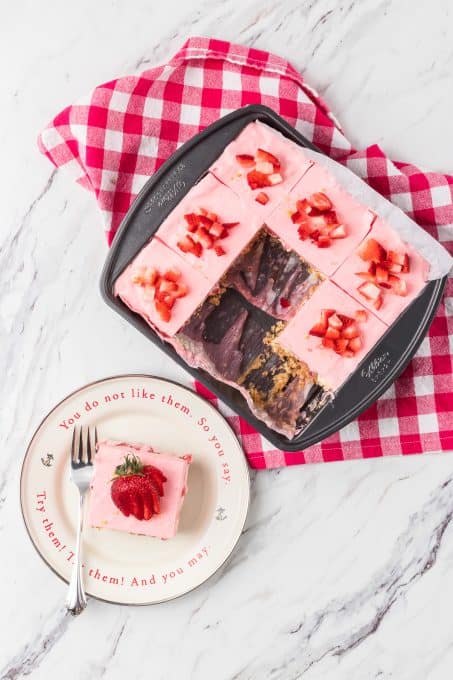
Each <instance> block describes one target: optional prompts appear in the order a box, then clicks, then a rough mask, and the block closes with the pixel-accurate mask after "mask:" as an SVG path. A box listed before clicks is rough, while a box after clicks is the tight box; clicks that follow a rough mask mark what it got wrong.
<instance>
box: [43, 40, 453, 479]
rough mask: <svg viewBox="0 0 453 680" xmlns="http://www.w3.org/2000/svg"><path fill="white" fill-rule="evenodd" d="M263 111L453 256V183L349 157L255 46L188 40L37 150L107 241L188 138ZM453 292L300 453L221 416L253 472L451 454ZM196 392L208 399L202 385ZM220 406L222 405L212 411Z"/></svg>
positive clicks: (59, 120) (301, 89)
mask: <svg viewBox="0 0 453 680" xmlns="http://www.w3.org/2000/svg"><path fill="white" fill-rule="evenodd" d="M256 103H259V104H265V105H267V106H269V107H271V108H272V109H274V110H275V111H276V112H277V113H278V114H280V115H281V116H282V117H283V118H285V119H286V120H287V121H288V122H289V123H290V124H291V125H294V126H295V127H296V128H297V129H298V130H299V131H300V132H301V133H302V134H303V135H305V137H307V138H308V139H310V140H311V141H312V142H313V143H314V144H316V145H317V146H318V147H319V148H320V149H321V150H322V151H323V152H325V153H326V154H328V155H329V156H331V157H332V158H334V159H335V160H337V161H339V162H341V163H343V164H344V165H346V166H347V167H348V168H350V169H351V170H352V171H354V172H355V173H356V174H357V175H359V176H360V177H361V178H362V179H364V180H365V181H366V182H368V183H369V184H370V186H372V187H373V188H374V189H376V190H377V191H378V192H379V193H381V194H382V195H383V196H385V197H386V198H388V199H389V200H391V201H392V202H394V203H395V204H396V205H398V206H399V207H400V208H401V209H402V210H404V211H405V212H406V213H407V214H408V215H410V216H411V217H412V218H413V219H414V220H416V221H417V222H418V224H420V225H421V226H422V227H423V228H424V229H426V230H427V231H428V232H429V233H430V234H431V235H432V236H434V238H437V239H438V240H439V241H440V242H441V243H442V245H444V246H445V247H446V248H447V249H448V250H449V251H450V252H451V253H452V252H453V228H452V223H453V177H452V176H449V175H443V174H439V173H433V172H426V171H422V170H420V169H418V168H416V167H414V166H413V165H410V164H408V163H402V162H396V161H391V160H390V159H389V158H387V156H386V155H385V154H384V152H383V151H382V150H381V149H380V147H379V146H377V145H372V146H370V147H368V148H366V149H364V150H361V151H358V150H356V149H354V148H353V147H352V146H351V144H350V143H349V141H348V140H347V138H346V137H345V135H344V133H343V131H342V130H341V128H340V126H339V124H338V123H337V121H335V119H334V118H333V116H332V115H331V113H330V111H329V109H328V107H327V105H326V104H325V103H324V102H323V101H322V100H321V99H320V98H319V96H318V95H317V94H316V92H315V91H314V90H313V89H312V88H311V87H309V85H307V83H305V81H304V80H303V79H302V77H301V75H300V74H299V73H298V72H297V71H296V70H295V69H294V68H293V67H292V66H291V64H289V63H288V62H287V61H285V60H283V59H281V58H280V57H277V56H275V55H272V54H269V53H267V52H263V51H261V50H256V49H251V48H247V47H242V46H239V45H234V44H231V43H228V42H224V41H220V40H213V39H209V38H191V39H190V40H188V41H187V43H186V44H185V45H184V46H183V48H182V49H181V50H180V52H178V54H176V55H175V56H174V57H173V59H171V61H170V62H169V63H168V64H165V65H162V66H158V67H156V68H153V69H150V70H146V71H143V72H142V73H140V74H139V75H133V76H125V77H122V78H117V79H115V80H112V81H111V82H108V83H104V84H103V85H100V86H99V87H97V88H96V89H95V90H94V91H93V92H91V93H90V94H89V95H88V96H87V97H85V98H83V99H81V100H79V101H78V102H76V103H75V104H73V105H71V106H69V107H67V108H66V109H64V110H63V111H62V112H61V113H59V114H58V115H57V116H56V117H55V118H54V120H53V121H52V122H51V123H50V124H49V126H48V127H47V128H46V129H45V130H44V131H43V132H42V133H41V135H40V137H39V147H40V149H41V151H42V152H43V153H44V154H45V155H46V156H47V157H48V158H49V159H50V160H51V161H52V163H54V165H55V166H57V167H65V168H66V169H67V170H69V171H70V172H71V173H72V174H73V176H74V178H75V179H76V180H77V181H78V182H79V183H80V184H81V185H82V186H84V187H85V188H87V189H89V190H91V191H92V192H94V194H95V196H96V199H97V202H98V205H99V208H100V209H101V211H102V215H103V218H104V224H105V230H106V234H107V239H108V242H109V243H111V241H112V239H113V236H114V234H115V232H116V230H117V229H118V226H119V225H120V223H121V221H122V219H123V217H124V216H125V214H126V212H127V210H128V209H129V207H130V205H131V203H132V201H133V200H134V198H135V196H136V195H137V193H138V192H139V191H140V189H141V188H142V186H143V185H144V184H145V182H146V181H147V179H148V178H149V176H150V175H152V174H153V173H154V172H155V171H156V170H157V169H158V168H159V166H160V165H161V164H162V163H163V162H164V161H165V160H166V159H167V158H168V157H169V156H170V155H171V154H172V153H173V152H174V151H175V150H176V149H177V148H178V147H179V146H180V145H181V144H182V143H183V142H185V141H186V140H188V139H189V138H190V137H192V136H193V135H194V134H196V133H197V132H199V131H200V130H202V129H203V128H205V127H206V126H207V125H209V124H210V123H213V122H214V121H216V120H218V118H219V117H221V116H223V115H225V114H227V113H229V112H231V111H233V110H235V109H237V108H239V107H241V106H245V105H247V104H256ZM452 348H453V284H452V280H451V278H450V279H449V281H448V284H447V290H446V294H445V297H444V301H443V303H442V304H441V306H440V308H439V311H438V313H437V315H436V318H435V320H434V322H433V324H432V326H431V328H430V331H429V334H428V336H427V337H426V338H425V340H424V341H423V343H422V345H421V347H420V349H419V351H418V352H417V355H416V356H415V357H414V359H413V360H412V362H411V363H410V365H409V366H408V367H407V369H406V370H405V371H404V373H403V374H402V375H401V376H400V377H399V378H398V380H397V381H396V382H395V383H394V385H393V386H392V387H391V388H390V389H389V390H388V391H387V392H386V393H385V394H384V395H383V396H382V397H381V398H380V399H379V400H378V401H377V402H376V403H375V404H374V405H373V406H372V407H371V408H369V409H368V410H367V411H366V412H364V413H362V415H361V416H359V418H358V419H357V420H355V421H354V422H353V423H351V424H350V425H348V426H347V427H345V428H343V429H342V430H340V431H339V432H338V433H336V434H335V435H332V436H331V437H329V438H328V439H326V440H324V441H323V442H321V443H320V444H318V445H316V446H312V447H310V448H309V449H306V450H305V451H304V452H297V453H291V452H284V451H278V450H276V449H275V448H273V447H272V445H270V444H269V443H268V442H266V441H265V440H264V439H263V438H262V437H261V436H260V435H259V434H258V433H257V432H256V431H255V430H254V429H253V428H252V427H251V426H250V425H248V424H247V423H246V422H245V421H243V420H242V419H241V418H239V417H238V416H236V415H234V414H232V413H231V412H229V413H227V417H228V418H229V419H230V421H231V423H232V425H233V427H234V429H235V430H236V432H237V433H238V435H239V437H240V439H241V442H242V445H243V447H244V450H245V452H246V455H247V456H248V459H249V461H250V464H251V465H252V467H255V468H266V467H277V466H283V465H294V464H300V463H309V462H322V461H332V460H344V459H351V458H368V457H374V456H384V455H393V454H410V453H423V452H428V451H441V450H452V449H453V413H452V412H453V389H452V388H453V383H452V363H453V362H452ZM196 388H197V390H198V391H199V392H201V393H202V394H204V395H205V396H207V397H208V398H210V399H211V400H212V401H214V402H216V400H215V398H214V397H213V395H210V394H208V393H206V390H205V388H203V387H202V386H200V385H199V384H197V385H196ZM220 408H221V409H222V410H224V407H223V406H222V405H220Z"/></svg>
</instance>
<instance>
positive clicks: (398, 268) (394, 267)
mask: <svg viewBox="0 0 453 680" xmlns="http://www.w3.org/2000/svg"><path fill="white" fill-rule="evenodd" d="M388 270H389V272H391V273H392V274H401V272H402V271H403V267H402V265H400V264H396V263H395V262H391V263H390V266H389V267H388Z"/></svg>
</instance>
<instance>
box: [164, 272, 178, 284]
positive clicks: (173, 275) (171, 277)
mask: <svg viewBox="0 0 453 680" xmlns="http://www.w3.org/2000/svg"><path fill="white" fill-rule="evenodd" d="M180 278H181V272H180V271H179V269H175V268H173V269H167V271H166V272H165V273H164V279H167V281H174V282H175V283H176V281H179V279H180Z"/></svg>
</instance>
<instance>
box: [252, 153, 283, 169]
mask: <svg viewBox="0 0 453 680" xmlns="http://www.w3.org/2000/svg"><path fill="white" fill-rule="evenodd" d="M255 160H256V162H257V163H263V162H264V163H271V164H272V165H273V166H274V168H275V170H279V168H280V161H279V160H278V158H277V156H274V155H273V154H272V153H270V152H269V151H266V150H265V149H258V150H257V152H256V156H255Z"/></svg>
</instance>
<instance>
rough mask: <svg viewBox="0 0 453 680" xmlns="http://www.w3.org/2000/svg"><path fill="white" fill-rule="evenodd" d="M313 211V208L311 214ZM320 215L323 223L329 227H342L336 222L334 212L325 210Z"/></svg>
mask: <svg viewBox="0 0 453 680" xmlns="http://www.w3.org/2000/svg"><path fill="white" fill-rule="evenodd" d="M313 211H314V208H313V210H312V213H313ZM317 212H318V211H317ZM321 215H322V216H323V218H324V222H325V223H326V224H328V225H329V226H332V227H333V226H336V227H343V225H342V224H340V223H339V222H338V217H337V213H336V212H335V210H327V211H326V212H323V213H321ZM343 228H344V227H343Z"/></svg>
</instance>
